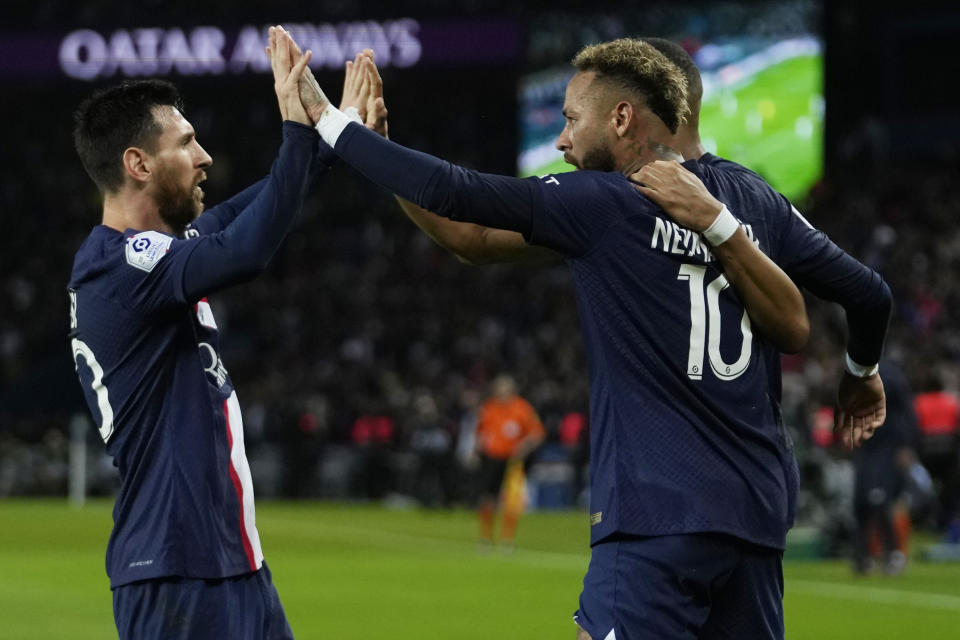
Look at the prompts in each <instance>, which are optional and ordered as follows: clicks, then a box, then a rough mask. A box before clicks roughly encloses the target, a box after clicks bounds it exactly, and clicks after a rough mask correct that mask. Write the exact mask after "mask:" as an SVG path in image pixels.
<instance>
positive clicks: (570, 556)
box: [263, 518, 590, 571]
mask: <svg viewBox="0 0 960 640" xmlns="http://www.w3.org/2000/svg"><path fill="white" fill-rule="evenodd" d="M263 523H269V524H268V525H267V526H275V525H278V526H280V527H282V528H283V529H284V530H286V531H290V530H291V529H296V530H298V531H299V532H301V533H311V532H312V533H318V532H320V531H323V532H326V533H330V534H333V535H339V536H344V537H346V538H347V539H349V540H354V541H357V540H362V541H363V542H366V543H368V544H370V545H372V546H376V547H381V548H384V549H402V550H404V551H412V552H420V553H423V552H428V553H436V552H438V551H439V552H444V553H455V554H457V555H460V554H464V553H475V554H477V555H486V556H488V557H490V558H491V559H495V560H504V561H507V562H513V563H517V564H525V565H529V566H534V567H542V568H549V569H582V570H583V571H586V569H587V564H588V563H589V562H590V556H589V554H588V553H587V552H586V550H585V551H584V553H583V554H577V553H564V552H562V551H534V550H528V549H517V550H515V551H514V552H512V553H510V554H502V553H498V552H497V551H496V550H495V549H492V550H490V552H489V553H485V554H480V553H479V552H477V551H476V547H475V546H474V545H473V544H472V543H469V542H463V541H458V540H449V539H446V538H435V537H431V536H421V535H416V534H409V533H396V532H393V531H382V530H376V529H365V528H363V527H353V526H347V525H340V524H331V523H320V522H310V523H307V522H302V521H300V520H288V519H284V518H264V519H263Z"/></svg>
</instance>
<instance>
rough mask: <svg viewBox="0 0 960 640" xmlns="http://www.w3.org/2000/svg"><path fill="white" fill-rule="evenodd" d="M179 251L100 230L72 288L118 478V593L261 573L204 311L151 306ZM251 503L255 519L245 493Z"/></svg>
mask: <svg viewBox="0 0 960 640" xmlns="http://www.w3.org/2000/svg"><path fill="white" fill-rule="evenodd" d="M175 243H182V244H176V246H174V244H175ZM186 245H187V242H185V241H177V240H174V239H173V238H171V237H170V236H166V235H164V234H160V233H157V232H141V233H137V232H135V231H128V232H127V233H121V232H119V231H115V230H113V229H110V228H108V227H105V226H98V227H95V228H94V229H93V231H92V232H91V234H90V236H89V237H88V238H87V239H86V241H85V242H84V244H83V245H82V246H81V248H80V249H79V251H78V252H77V256H76V259H75V262H74V269H73V274H72V277H71V281H70V285H69V293H70V299H71V333H70V337H71V345H72V349H73V353H74V358H75V361H76V365H77V373H78V375H79V377H80V382H81V387H82V388H83V391H84V395H85V397H86V400H87V403H88V405H89V407H90V410H91V413H92V414H93V416H94V419H95V421H96V422H97V424H98V425H99V428H100V435H101V437H102V438H103V439H104V441H105V442H106V446H107V452H108V453H109V454H110V455H111V456H112V457H113V459H114V464H115V465H116V466H117V467H118V469H119V471H120V477H121V488H120V491H119V493H118V496H117V500H116V504H115V507H114V530H113V533H112V534H111V538H110V544H109V547H108V551H107V571H108V574H109V575H110V578H111V585H112V586H113V587H116V586H119V585H122V584H126V583H128V582H132V581H135V580H142V579H147V578H153V577H160V576H165V575H180V576H189V577H206V578H218V577H225V576H230V575H237V574H240V573H244V572H248V571H250V570H252V569H253V568H255V566H256V564H257V563H258V562H259V560H257V558H255V557H254V553H256V554H257V555H259V541H258V539H257V535H256V529H255V527H253V526H252V519H251V521H250V524H251V527H252V529H251V528H248V527H244V526H243V524H242V523H239V522H238V521H237V516H238V514H242V513H243V509H242V508H241V504H243V503H244V502H245V500H244V498H245V497H244V496H241V495H239V492H238V491H237V488H236V487H235V486H234V483H236V485H237V487H239V486H240V484H241V480H243V478H241V477H238V476H237V469H240V470H241V471H242V470H243V469H244V468H245V467H246V460H245V458H244V459H243V460H242V464H241V463H240V462H241V461H240V460H239V459H238V460H233V461H232V460H231V457H232V455H233V456H237V455H239V456H240V457H243V447H242V433H240V436H239V437H240V446H239V447H235V446H234V445H233V442H232V441H234V440H236V439H237V433H238V432H236V430H237V429H241V428H242V422H241V419H240V417H239V406H238V404H237V400H236V395H235V393H234V392H233V388H232V385H231V384H230V381H229V376H228V375H227V373H226V369H225V368H223V364H222V362H221V361H220V359H219V356H218V355H217V353H218V351H219V346H218V339H217V331H216V323H215V322H214V321H213V316H212V313H211V312H210V308H209V305H208V304H207V303H206V301H201V302H199V303H198V304H196V305H189V304H185V303H183V302H178V301H176V300H172V299H171V300H164V301H160V302H158V297H157V295H156V292H157V291H158V290H159V289H160V288H163V287H162V286H161V284H162V282H161V281H166V282H167V284H168V285H169V282H170V281H172V280H176V278H177V274H176V273H175V270H169V269H168V270H166V271H165V267H167V266H168V264H170V263H172V262H173V261H172V260H171V259H170V258H167V260H166V262H162V261H163V259H164V258H165V257H166V256H167V255H168V254H169V253H170V252H171V251H179V250H182V247H186ZM148 253H149V255H146V254H148ZM173 286H174V288H175V285H173ZM231 419H232V421H233V422H234V424H232V425H231V424H230V422H231ZM231 473H232V475H233V477H232V476H231ZM241 475H242V473H241ZM248 483H249V482H248V479H247V480H245V481H244V482H243V484H248ZM249 500H250V509H249V511H250V513H249V515H250V517H251V518H252V515H253V514H252V488H251V490H250V494H249ZM241 517H242V516H241ZM254 545H255V546H254ZM245 547H248V548H249V549H248V550H249V551H250V553H248V552H247V550H245Z"/></svg>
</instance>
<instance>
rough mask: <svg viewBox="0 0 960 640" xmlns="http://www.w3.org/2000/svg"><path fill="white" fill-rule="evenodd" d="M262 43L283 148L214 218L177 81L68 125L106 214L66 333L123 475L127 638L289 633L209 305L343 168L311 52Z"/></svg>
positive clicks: (112, 562)
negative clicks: (333, 171)
mask: <svg viewBox="0 0 960 640" xmlns="http://www.w3.org/2000/svg"><path fill="white" fill-rule="evenodd" d="M270 33H271V36H270V38H271V45H270V46H269V47H268V50H267V53H268V55H270V58H271V64H272V67H273V74H274V89H275V91H276V95H277V99H278V102H279V105H280V113H281V117H282V119H283V126H282V136H283V142H282V144H281V145H280V149H279V151H278V153H277V158H276V160H275V162H274V164H273V167H272V168H271V170H270V173H269V175H267V177H266V178H264V179H263V180H261V181H259V182H257V183H256V184H254V185H253V186H251V187H249V188H247V189H246V190H244V191H241V192H240V193H238V194H237V195H235V196H234V197H232V198H231V199H229V200H227V201H226V202H224V203H223V204H221V205H219V206H217V207H214V208H213V209H210V210H208V211H205V212H203V192H202V191H201V189H200V183H201V182H202V181H203V180H204V179H205V177H206V173H205V172H206V169H207V168H208V167H209V166H210V164H211V163H212V159H211V158H210V156H209V155H208V154H207V152H206V151H204V149H203V147H201V146H200V144H199V142H198V141H197V139H196V136H195V132H194V129H193V127H192V126H191V125H190V122H189V121H188V120H187V119H186V118H185V115H184V110H183V105H182V102H181V99H180V96H179V94H178V92H177V90H176V88H175V87H174V86H173V85H172V84H170V83H168V82H163V81H159V80H139V81H131V82H124V83H122V84H120V85H117V86H114V87H110V88H107V89H105V90H101V91H98V92H96V93H95V94H93V95H92V96H91V97H90V98H88V99H87V100H86V101H84V102H83V103H82V104H81V105H80V107H79V108H78V109H77V111H76V113H75V128H74V142H75V145H76V148H77V152H78V154H79V156H80V159H81V161H82V163H83V166H84V168H85V169H86V170H87V172H88V173H89V175H90V177H91V178H92V179H93V181H94V182H95V183H96V184H97V186H98V188H99V189H100V191H101V193H102V194H103V216H102V222H101V224H100V225H99V226H97V227H94V229H93V230H92V231H91V233H90V235H89V236H88V237H87V239H86V240H85V241H84V243H83V245H82V246H81V247H80V249H79V250H78V251H77V255H76V259H75V262H74V266H73V273H72V276H71V279H70V284H69V295H70V338H71V346H72V350H73V356H74V358H75V362H76V368H77V373H78V375H79V378H80V383H81V387H82V388H83V391H84V395H85V397H86V400H87V403H88V405H89V407H90V410H91V412H92V414H93V416H94V418H95V420H96V422H97V423H98V425H99V430H100V435H101V436H102V437H103V440H104V442H105V443H106V449H107V453H109V454H110V455H111V456H112V457H113V459H114V464H115V465H116V466H117V467H118V468H119V471H120V478H121V487H120V491H119V494H118V495H117V499H116V504H115V507H114V511H113V518H114V528H113V532H112V534H111V536H110V542H109V545H108V547H107V559H106V566H107V573H108V575H109V577H110V586H111V589H112V590H113V603H114V617H115V621H116V624H117V629H118V632H119V635H120V637H121V638H136V639H138V640H142V639H144V638H163V639H170V638H232V639H235V638H250V639H251V640H252V639H255V638H256V639H258V640H259V639H262V638H292V637H293V636H292V634H291V631H290V627H289V625H288V623H287V620H286V617H285V615H284V611H283V607H282V606H281V604H280V600H279V598H278V596H277V592H276V589H275V588H274V586H273V584H272V580H271V576H270V571H269V569H268V568H267V565H266V563H264V560H263V553H262V551H261V547H260V539H259V534H258V532H257V528H256V523H255V518H254V501H253V485H252V480H251V476H250V470H249V466H248V464H247V459H246V454H245V452H244V444H243V421H242V417H241V414H240V405H239V401H238V399H237V394H236V392H235V391H234V389H233V384H232V382H231V380H230V375H229V373H228V372H227V369H226V367H225V366H224V363H223V361H222V360H221V358H220V355H219V335H218V328H217V323H216V321H215V320H214V317H213V314H212V312H211V310H210V305H209V304H208V303H207V299H206V296H207V295H208V294H211V293H214V292H216V291H219V290H221V289H223V288H225V287H227V286H230V285H233V284H237V283H239V282H242V281H245V280H249V279H251V278H253V277H254V276H256V275H257V274H259V273H260V272H262V271H263V270H264V268H265V267H266V265H267V263H268V262H269V260H270V258H271V256H272V255H273V253H274V252H275V251H276V250H277V248H278V246H279V245H280V242H281V241H282V239H283V238H284V236H285V235H286V233H287V231H288V229H289V228H290V226H291V224H292V222H293V220H294V218H295V216H296V214H297V211H298V210H299V209H300V208H301V206H302V204H303V199H304V196H305V194H306V190H307V187H308V185H309V183H310V181H311V179H312V178H313V177H314V176H315V175H317V174H319V173H322V172H323V171H324V170H325V169H326V168H327V167H328V166H329V164H330V163H331V162H332V161H333V160H334V159H335V156H334V155H333V154H332V152H331V150H330V149H329V147H326V145H323V143H322V142H321V141H320V140H319V138H318V136H317V134H316V132H315V131H314V130H313V128H312V125H313V121H311V120H310V118H309V117H308V116H307V114H306V112H305V111H304V109H303V107H302V105H301V102H300V99H299V97H298V81H299V80H300V78H301V75H303V74H305V69H307V67H306V65H307V63H308V61H309V59H310V52H307V54H305V55H303V56H300V57H299V59H297V60H293V61H292V60H291V59H290V54H289V52H288V50H287V47H288V44H287V40H285V39H280V40H279V41H278V40H277V34H278V33H282V29H280V28H271V30H270ZM307 73H309V71H307ZM311 77H312V76H311ZM347 93H348V92H347V87H346V86H345V95H344V97H345V103H346V101H347V100H349V99H350V96H348V95H347ZM350 104H352V103H350ZM345 106H346V105H345Z"/></svg>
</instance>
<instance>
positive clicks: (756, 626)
mask: <svg viewBox="0 0 960 640" xmlns="http://www.w3.org/2000/svg"><path fill="white" fill-rule="evenodd" d="M782 559H783V553H782V552H781V551H780V550H778V549H771V548H767V547H760V546H757V545H753V544H749V543H747V542H744V541H742V540H738V539H736V538H732V537H728V536H722V535H712V534H690V535H674V536H656V537H632V536H631V537H626V536H617V537H615V538H613V539H608V540H606V541H604V542H601V543H599V544H597V545H595V546H594V547H593V550H592V554H591V556H590V567H589V569H587V575H586V577H584V579H583V593H581V594H580V608H579V610H577V613H576V615H574V620H575V621H576V622H577V624H579V625H580V626H581V627H582V628H583V629H584V630H585V631H586V632H587V633H589V634H590V637H591V638H593V640H636V639H638V638H657V639H658V640H681V639H683V640H693V639H697V640H715V639H720V638H731V639H733V638H736V639H742V638H749V639H750V640H768V639H770V640H780V639H782V638H783V637H784V630H783V567H782Z"/></svg>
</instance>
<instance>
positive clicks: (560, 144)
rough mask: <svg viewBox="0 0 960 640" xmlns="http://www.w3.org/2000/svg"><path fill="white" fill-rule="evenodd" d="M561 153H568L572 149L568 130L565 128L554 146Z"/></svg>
mask: <svg viewBox="0 0 960 640" xmlns="http://www.w3.org/2000/svg"><path fill="white" fill-rule="evenodd" d="M553 146H555V147H556V148H557V149H558V150H560V151H566V150H567V149H569V148H570V138H569V137H567V128H566V127H564V128H563V131H561V132H560V135H559V136H557V142H556V143H555V144H554V145H553Z"/></svg>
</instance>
